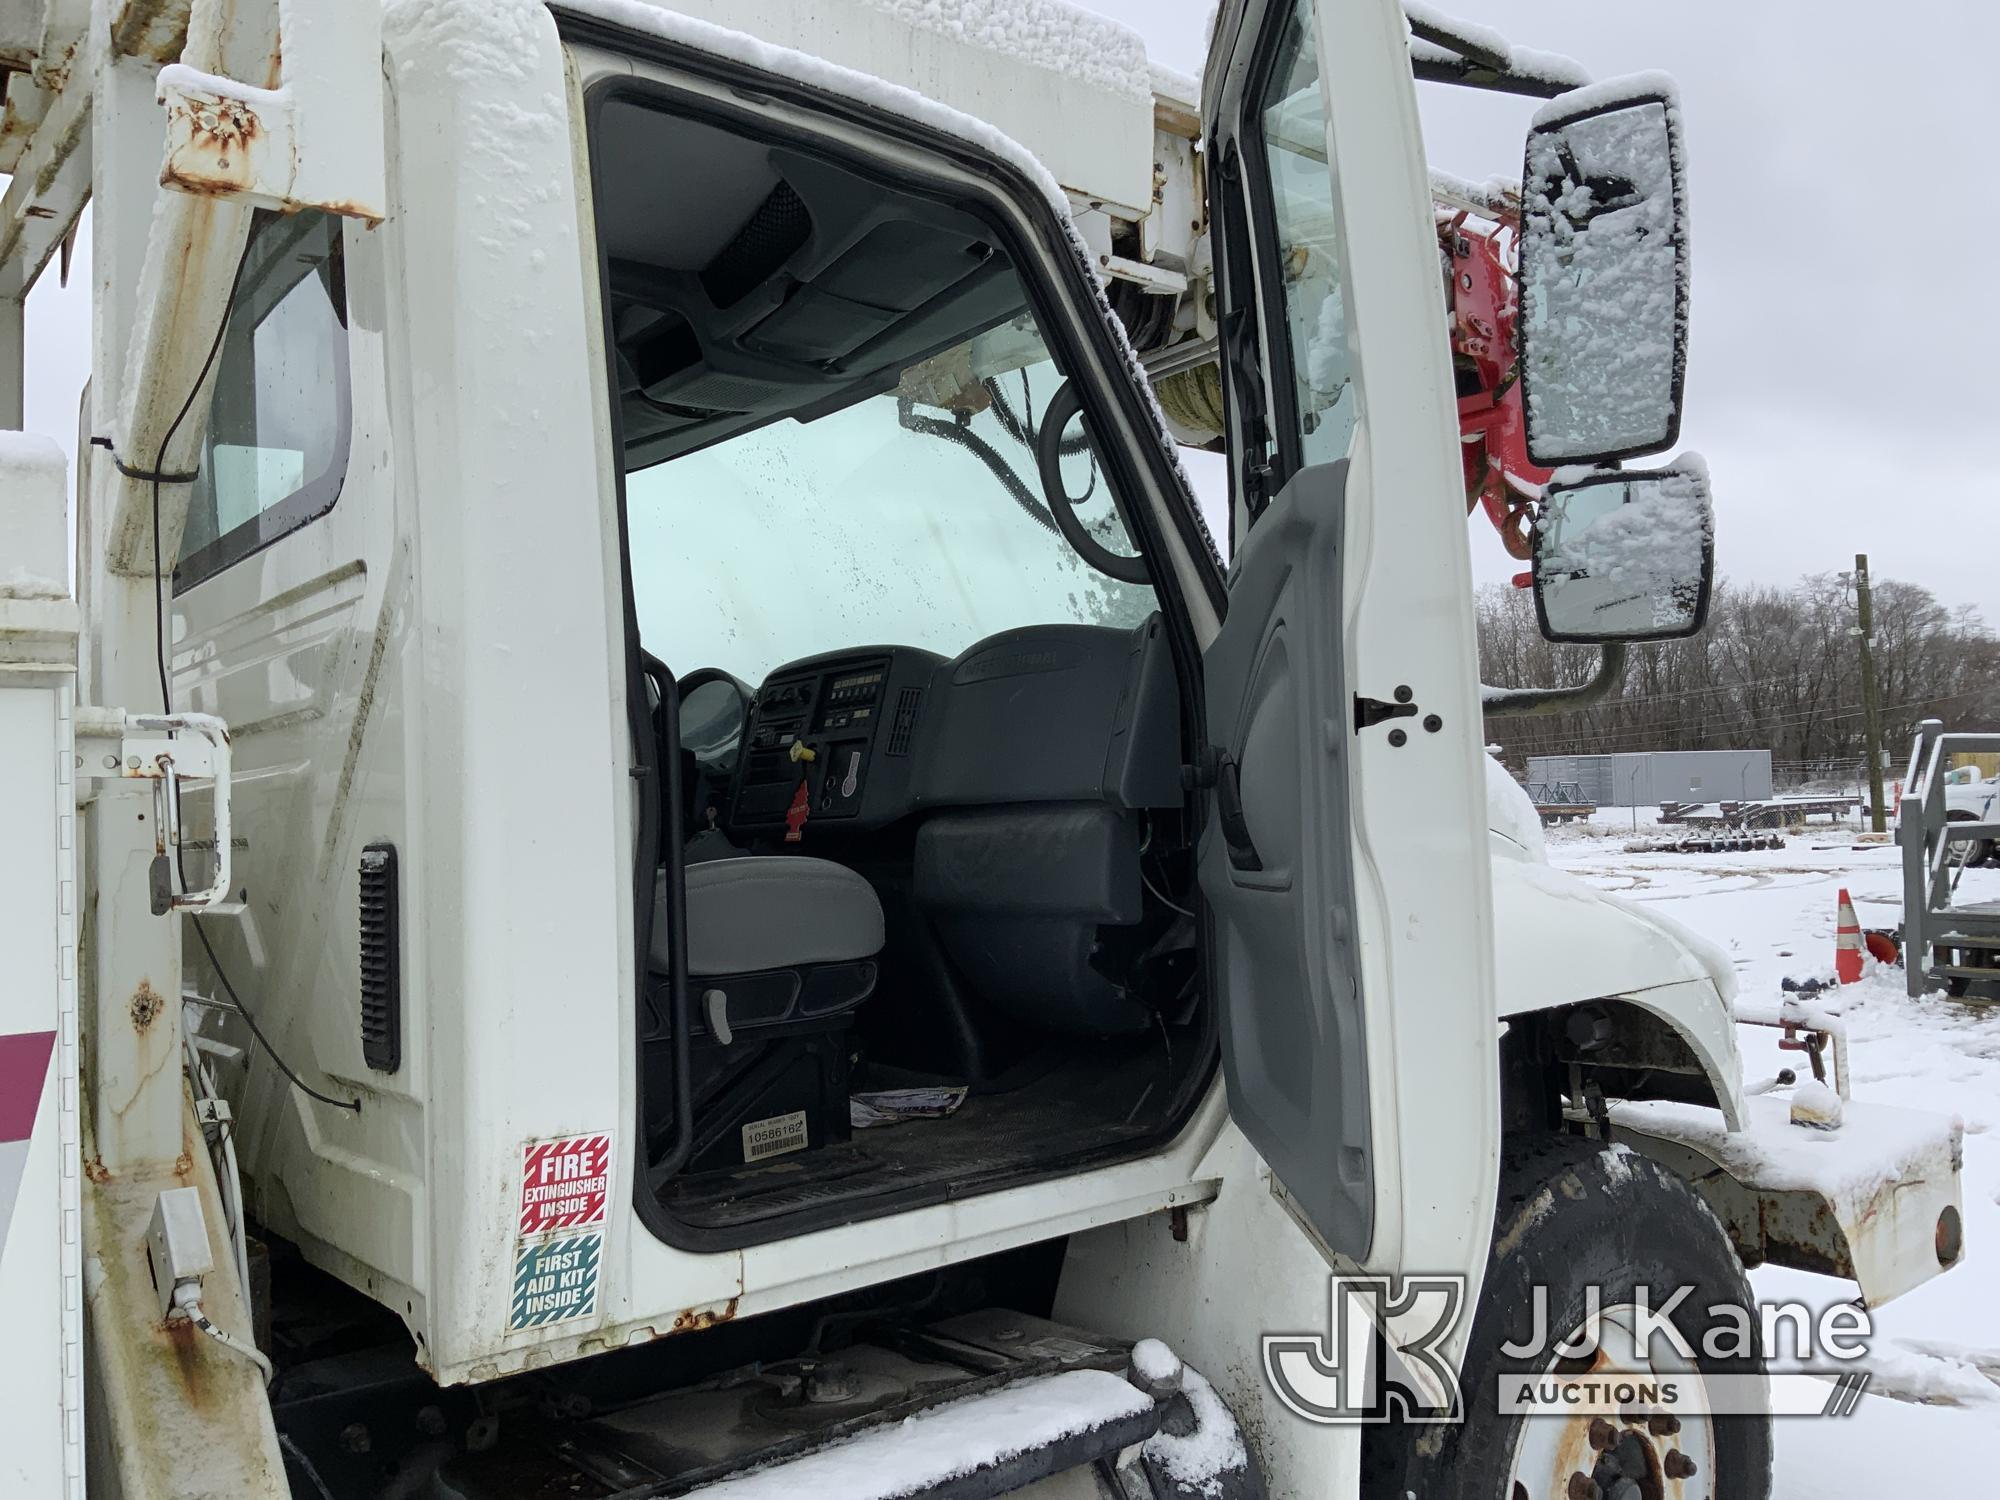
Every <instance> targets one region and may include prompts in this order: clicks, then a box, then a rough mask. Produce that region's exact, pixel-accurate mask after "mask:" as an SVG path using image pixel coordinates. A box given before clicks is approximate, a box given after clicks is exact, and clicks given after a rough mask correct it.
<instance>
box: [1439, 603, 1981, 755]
mask: <svg viewBox="0 0 2000 1500" xmlns="http://www.w3.org/2000/svg"><path fill="white" fill-rule="evenodd" d="M1478 616H1479V660H1480V673H1481V677H1482V679H1483V680H1484V681H1486V682H1488V683H1491V684H1493V685H1495V686H1502V687H1524V686H1540V685H1551V684H1553V685H1556V686H1571V685H1574V684H1577V683H1581V682H1584V681H1587V680H1588V679H1589V677H1590V676H1591V674H1592V673H1593V672H1594V671H1595V670H1596V664H1597V653H1596V652H1595V650H1593V649H1591V648H1588V647H1579V646H1555V645H1551V644H1550V643H1549V642H1547V641H1545V640H1543V639H1542V635H1541V631H1540V630H1539V629H1538V628H1537V626H1536V623H1535V607H1534V602H1533V599H1532V598H1531V596H1530V595H1529V593H1528V592H1527V591H1526V590H1524V589H1513V588H1504V587H1489V588H1486V589H1483V590H1481V592H1480V596H1479V601H1478ZM1854 619H1855V616H1854V605H1853V601H1852V599H1851V598H1850V596H1849V594H1848V592H1847V587H1846V585H1845V584H1844V583H1843V582H1842V581H1841V579H1840V578H1839V577H1838V576H1837V575H1833V574H1824V573H1822V574H1815V575H1812V576H1809V577H1806V578H1802V579H1800V580H1799V582H1798V583H1796V584H1794V585H1793V586H1792V587H1790V588H1772V587H1769V586H1763V585H1757V586H1746V587H1740V588H1739V587H1735V586H1733V585H1730V584H1727V583H1718V584H1717V585H1716V589H1715V594H1714V598H1713V600H1712V602H1711V605H1710V609H1709V616H1708V626H1707V628H1706V629H1705V630H1704V631H1703V632H1702V633H1701V634H1700V635H1699V636H1696V637H1694V638H1693V639H1691V640H1685V641H1665V642H1661V643H1660V644H1658V645H1652V646H1637V647H1634V648H1633V650H1632V654H1631V661H1630V665H1629V666H1628V667H1627V669H1626V672H1625V678H1624V681H1623V682H1622V683H1621V684H1620V685H1619V686H1618V687H1617V688H1615V689H1614V690H1613V691H1612V692H1611V694H1610V695H1608V696H1607V697H1606V698H1604V699H1603V700H1602V701H1600V702H1599V703H1597V704H1595V705H1593V706H1591V707H1589V708H1585V709H1581V710H1579V711H1577V712H1575V713H1568V714H1559V715H1555V716H1552V717H1546V718H1534V717H1524V716H1521V715H1505V714H1496V715H1490V716H1489V717H1488V720H1487V726H1488V727H1487V737H1488V738H1489V739H1492V740H1496V741H1498V742H1500V743H1501V744H1502V745H1504V746H1505V759H1506V761H1507V763H1508V764H1509V765H1510V766H1513V767H1514V768H1515V769H1516V770H1517V771H1518V770H1520V769H1521V768H1522V767H1523V766H1524V764H1525V762H1526V760H1527V757H1529V756H1530V755H1550V754H1555V755H1572V754H1584V755H1590V754H1603V753H1610V752H1616V751H1624V750H1721V749H1760V750H1762V749H1768V750H1769V751H1770V752H1771V754H1772V758H1773V759H1774V760H1776V761H1779V762H1783V763H1796V764H1799V765H1813V764H1822V763H1824V764H1828V765H1832V764H1850V763H1851V764H1858V763H1859V762H1860V760H1861V757H1862V755H1863V735H1862V717H1861V685H1860V667H1859V661H1858V657H1857V653H1856V651H1855V643H1854V635H1853V627H1854ZM1875 670H1876V674H1877V677H1878V680H1879V687H1880V695H1881V703H1882V737H1883V744H1884V745H1885V746H1886V747H1888V748H1889V749H1890V751H1891V758H1892V760H1893V759H1894V758H1895V756H1896V755H1898V754H1900V752H1901V749H1902V747H1903V746H1904V745H1906V744H1907V743H1908V742H1909V740H1910V738H1911V736H1912V735H1913V734H1914V733H1915V730H1916V726H1917V723H1918V721H1919V720H1921V719H1925V718H1939V719H1943V720H1944V721H1945V723H1946V724H1948V725H1950V726H1951V727H1953V728H1956V729H1987V730H1994V729H2000V638H1996V636H1995V635H1994V633H1993V631H1992V630H1991V629H1990V628H1989V627H1988V626H1987V624H1986V623H1985V621H1984V620H1983V619H1982V618H1981V617H1980V614H1979V611H1978V610H1976V609H1974V608H1971V607H1969V606H1965V607H1960V608H1957V609H1952V608H1948V607H1947V606H1945V605H1943V604H1941V603H1939V602H1938V600H1937V597H1936V596H1935V595H1933V594H1932V593H1931V592H1930V590H1928V589H1926V588H1923V587H1921V586H1920V585H1917V584H1913V583H1904V582H1899V581H1897V580H1893V579H1881V580H1878V581H1877V582H1876V584H1875Z"/></svg>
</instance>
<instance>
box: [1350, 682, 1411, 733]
mask: <svg viewBox="0 0 2000 1500" xmlns="http://www.w3.org/2000/svg"><path fill="white" fill-rule="evenodd" d="M1415 696H1416V695H1415V694H1414V693H1412V692H1411V691H1410V690H1409V688H1407V687H1399V688H1397V689H1396V701H1395V702H1394V703H1384V702H1383V701H1382V700H1381V699H1380V698H1364V697H1362V696H1361V694H1359V693H1356V694H1355V695H1354V732H1355V733H1356V734H1359V733H1360V732H1361V731H1362V730H1364V729H1373V728H1374V727H1375V726H1376V725H1377V724H1380V723H1382V722H1384V721H1385V720H1388V719H1414V718H1415V717H1416V716H1417V705H1416V704H1415V703H1413V702H1411V701H1410V700H1411V699H1412V698H1414V697H1415Z"/></svg>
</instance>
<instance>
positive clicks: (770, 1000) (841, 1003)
mask: <svg viewBox="0 0 2000 1500" xmlns="http://www.w3.org/2000/svg"><path fill="white" fill-rule="evenodd" d="M686 882H687V965H688V977H689V979H690V980H691V981H693V987H694V989H695V992H696V993H695V997H694V998H695V1001H696V1004H695V1007H694V1008H695V1021H696V1026H697V1028H698V1029H699V1030H701V1031H705V1032H707V1033H708V1034H709V1035H710V1036H711V1037H713V1038H714V1039H715V1040H716V1041H718V1042H721V1043H722V1044H723V1045H725V1046H726V1045H728V1042H727V1040H726V1039H725V1034H728V1035H733V1034H734V1033H735V1032H736V1031H737V1030H739V1029H742V1028H745V1027H750V1028H762V1027H767V1026H774V1025H778V1024H781V1023H783V1022H787V1021H796V1020H807V1019H813V1018H819V1017H824V1016H830V1015H836V1014H840V1013H843V1012H846V1011H849V1010H852V1009H853V1008H854V1007H855V1006H857V1005H859V1004H860V1003H861V1002H862V1001H863V1000H865V999H866V998H867V997H868V995H869V993H870V992H871V991H872V990H873V989H874V987H875V965H874V964H873V963H872V962H871V960H872V959H873V958H874V957H875V955H876V954H878V953H880V952H881V951H882V943H883V923H882V902H881V899H880V898H879V897H878V896H876V894H875V888H874V887H873V886H871V885H870V884H869V883H868V881H867V880H866V879H865V878H864V877H863V876H861V875H858V874H856V873H855V872H854V871H853V870H850V869H848V868H847V867H846V866H845V865H837V864H834V863H833V862H832V861H831V860H825V859H812V858H809V857H807V856H804V855H795V854H739V855H731V856H728V857H725V858H720V859H699V858H697V859H693V860H690V861H689V863H688V865H687V872H686ZM672 921H673V913H672V912H671V911H670V910H669V909H668V902H667V877H666V872H665V871H664V870H662V871H661V872H660V876H659V880H658V883H657V885H656V886H655V888H654V895H653V943H652V955H651V956H652V961H653V966H654V968H656V969H658V970H660V971H661V972H664V971H665V970H666V968H667V963H668V949H667V938H668V932H669V924H670V923H671V922H672Z"/></svg>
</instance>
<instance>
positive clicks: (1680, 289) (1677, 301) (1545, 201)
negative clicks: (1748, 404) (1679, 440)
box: [1520, 74, 1688, 467]
mask: <svg viewBox="0 0 2000 1500" xmlns="http://www.w3.org/2000/svg"><path fill="white" fill-rule="evenodd" d="M1681 163H1682V153H1681V141H1680V113H1679V108H1678V105H1677V103H1676V101H1675V98H1674V94H1673V84H1672V81H1671V80H1670V79H1667V78H1665V77H1664V76H1662V75H1659V74H1643V75H1640V76H1638V77H1635V78H1629V79H1620V80H1614V81H1612V82H1610V83H1605V84H1598V85H1593V86H1592V87H1590V88H1586V89H1578V90H1575V91H1573V92H1571V93H1568V94H1564V95H1562V96H1561V97H1560V98H1557V99H1554V100H1552V101H1550V102H1549V103H1548V104H1547V105H1545V106H1543V108H1542V110H1541V111H1540V112H1539V113H1538V114H1537V115H1536V116H1535V123H1534V129H1533V130H1532V131H1531V132H1530V134H1529V136H1528V151H1527V158H1526V162H1525V164H1524V167H1523V171H1522V216H1521V251H1520V254H1521V306H1522V313H1523V316H1522V320H1521V386H1522V394H1523V397H1524V399H1525V404H1526V408H1527V428H1528V455H1529V457H1531V458H1532V459H1533V460H1534V461H1535V462H1536V463H1538V464H1546V465H1549V466H1551V467H1553V466H1555V465H1558V464H1575V463H1604V462H1608V461H1610V460H1612V459H1619V458H1631V457H1634V456H1636V455H1638V454H1641V453H1652V452H1657V451H1658V450H1660V449H1661V448H1665V447H1668V446H1670V445H1671V444H1672V443H1673V442H1674V440H1675V438H1676V437H1677V436H1678V435H1679V431H1680V407H1681V372H1682V368H1683V363H1684V360H1685V357H1686V345H1687V275H1688V259H1687V193H1686V186H1685V183H1684V181H1683V177H1682V169H1681Z"/></svg>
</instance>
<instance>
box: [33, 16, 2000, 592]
mask: <svg viewBox="0 0 2000 1500" xmlns="http://www.w3.org/2000/svg"><path fill="white" fill-rule="evenodd" d="M1090 3H1091V5H1092V8H1094V9H1096V10H1098V11H1100V12H1102V13H1103V14H1106V15H1109V16H1113V17H1115V18H1117V19H1119V20H1122V21H1124V22H1126V23H1127V24H1128V25H1130V26H1132V27H1133V28H1134V29H1135V30H1137V31H1138V32H1139V33H1140V35H1141V36H1143V37H1144V38H1145V39H1146V43H1147V46H1148V48H1149V49H1150V50H1151V52H1152V54H1153V56H1154V57H1155V58H1156V59H1157V60H1158V61H1160V62H1163V63H1166V64H1168V65H1169V66H1171V67H1174V68H1177V69H1179V70H1180V71H1182V72H1184V73H1199V72H1200V70H1201V64H1202V50H1203V37H1202V30H1203V27H1204V26H1205V25H1206V21H1207V15H1208V12H1209V10H1210V9H1211V8H1212V0H1090ZM1440 8H1442V9H1445V10H1449V11H1455V12H1457V13H1459V14H1462V15H1464V16H1465V18H1466V19H1468V20H1473V21H1478V22H1480V23H1482V24H1484V25H1488V26H1491V27H1494V28H1497V29H1498V30H1500V31H1502V32H1503V33H1505V34H1506V35H1507V36H1508V38H1509V39H1510V40H1512V41H1514V42H1517V43H1520V44H1521V45H1524V46H1530V47H1537V48H1541V49H1542V50H1545V51H1553V52H1564V53H1567V54H1569V55H1570V56H1571V57H1574V58H1576V59H1577V60H1578V61H1579V62H1581V63H1582V64H1583V65H1584V66H1585V67H1586V68H1588V69H1589V70H1590V71H1591V72H1592V74H1593V75H1595V76H1597V77H1599V78H1605V77H1610V76H1613V75H1616V74H1619V73H1628V72H1635V71H1638V70H1641V69H1647V68H1661V69H1664V70H1666V71H1667V72H1669V73H1672V74H1673V75H1674V76H1675V77H1676V78H1677V79H1678V80H1679V81H1680V85H1681V91H1682V98H1683V101H1684V104H1685V110H1686V120H1687V137H1688V155H1689V158H1690V160H1689V173H1690V178H1691V183H1692V202H1693V217H1694V234H1693V248H1694V300H1693V306H1692V336H1691V344H1690V365H1689V370H1688V387H1687V403H1688V404H1687V416H1686V421H1685V422H1684V423H1683V426H1682V431H1681V436H1682V441H1683V442H1684V443H1685V444H1686V446H1688V447H1690V448H1694V449H1697V450H1699V451H1701V452H1702V453H1704V454H1705V455H1706V456H1707V457H1708V460H1709V464H1710V467H1711V470H1712V472H1713V476H1714V483H1715V491H1716V509H1717V513H1718V536H1717V548H1718V554H1719V565H1720V567H1721V570H1722V571H1723V573H1725V574H1726V575H1728V576H1731V577H1734V578H1737V579H1754V580H1758V581H1761V582H1774V583H1782V582H1788V581H1790V580H1791V579H1793V578H1795V577H1797V576H1798V575H1799V574H1801V573H1806V572H1818V571H1824V570H1828V569H1836V568H1845V567H1848V566H1851V565H1852V561H1853V556H1854V554H1855V553H1856V552H1867V553H1868V554H1869V555H1870V560H1871V563H1872V566H1873V568H1874V571H1875V573H1876V575H1877V576H1878V577H1895V578H1906V579H1909V580H1911V581H1913V582H1917V583H1921V584H1924V585H1925V586H1926V587H1928V588H1930V589H1932V590H1934V591H1935V592H1936V593H1937V594H1938V595H1939V597H1940V598H1942V599H1943V600H1945V601H1946V602H1947V603H1950V604H1976V605H1978V606H1980V607H1981V608H1982V609H1983V610H1984V611H1985V613H1986V615H1987V619H1988V623H1989V624H1996V625H2000V584H1996V578H2000V452H1996V451H1995V448H1996V443H1995V440H1996V438H2000V420H1996V418H1995V415H1994V406H1995V402H1996V392H1995V391H1994V389H1993V385H1994V382H1993V381H1992V380H1990V379H1988V378H1986V368H1987V366H1988V365H1990V364H1993V363H1994V362H1995V354H1994V349H1995V345H1996V343H2000V339H1996V335H1995V333H1994V328H1993V325H1994V308H1995V304H1996V295H1995V293H1994V291H1993V289H1992V288H1993V285H1994V282H1995V280H1996V275H2000V208H1997V207H1996V203H1995V195H1996V193H2000V171H1996V169H1995V167H1994V164H1993V160H1992V158H1993V156H1994V153H1995V146H1994V138H1995V134H1996V126H1995V117H1994V100H1995V97H1996V90H1995V89H1994V86H1993V83H1992V78H1991V68H1992V66H1993V59H1994V58H1995V57H1996V56H2000V5H1993V4H1990V3H1988V0H1918V3H1915V4H1908V3H1906V4H1902V5H1894V6H1867V7H1865V8H1864V7H1862V6H1860V5H1858V4H1853V3H1851V0H1850V3H1847V4H1845V5H1840V4H1831V3H1826V0H1728V3H1722V0H1674V3H1651V4H1635V3H1627V0H1479V3H1478V4H1477V6H1476V8H1475V4H1474V0H1456V3H1447V4H1445V5H1443V6H1441V7H1440ZM1418 94H1419V96H1420V98H1421V99H1422V101H1423V109H1424V121H1425V129H1426V131H1427V132H1428V142H1427V149H1428V154H1429V156H1430V160H1431V162H1432V164H1433V165H1435V166H1438V167H1441V168H1443V169H1445V170H1446V171H1449V172H1453V173H1456V174H1457V175H1459V176H1461V177H1471V178H1475V179H1478V178H1484V177H1487V176H1490V175H1493V174H1498V173H1505V174H1507V175H1509V176H1513V175H1518V173H1519V171H1520V159H1521V142H1522V136H1523V133H1524V131H1525V130H1526V127H1527V117H1528V114H1529V111H1530V109H1531V107H1532V106H1531V104H1530V103H1529V101H1526V100H1519V99H1509V98H1506V97H1503V96H1498V95H1486V94H1479V93H1476V92H1474V91H1471V90H1467V89H1454V88H1445V87H1442V86H1440V85H1436V84H1420V85H1419V86H1418ZM86 235H87V229H86ZM86 248H87V243H86ZM83 263H84V264H87V261H84V262H83ZM84 280H85V278H83V277H81V276H78V277H73V278H72V280H71V285H70V288H69V289H68V291H67V292H66V293H62V292H57V291H56V290H55V287H54V281H55V278H54V277H53V276H52V275H51V276H48V277H45V278H44V283H43V285H41V286H38V287H37V289H36V291H35V293H34V294H33V295H32V296H31V297H30V299H29V306H28V328H27V338H28V358H29V370H28V400H27V406H28V410H27V425H28V427H29V429H30V430H34V431H41V432H47V433H50V434H52V435H55V436H57V437H59V438H61V439H62V440H63V443H64V446H65V447H67V446H69V444H70V441H71V438H72V435H73V434H74V431H75V426H76V399H77V392H78V390H79V388H80V386H81V383H82V380H83V377H84V374H85V373H86V371H87V368H88V363H89V356H88V349H87V348H86V341H87V334H86V328H87V317H88V314H87V311H86V298H85V296H84V291H85V288H84V284H83V283H84ZM1474 563H1475V568H1476V569H1477V571H1478V573H1479V575H1480V576H1481V577H1482V578H1499V577H1503V576H1505V575H1506V574H1507V573H1509V572H1511V571H1513V568H1514V566H1515V565H1513V564H1510V563H1509V562H1508V561H1507V559H1506V558H1505V556H1504V554H1502V553H1501V552H1500V549H1499V546H1498V544H1497V542H1496V541H1495V540H1494V539H1493V537H1492V534H1491V533H1490V532H1489V531H1486V530H1485V529H1484V528H1480V529H1479V530H1478V531H1476V532H1475V541H1474Z"/></svg>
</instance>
